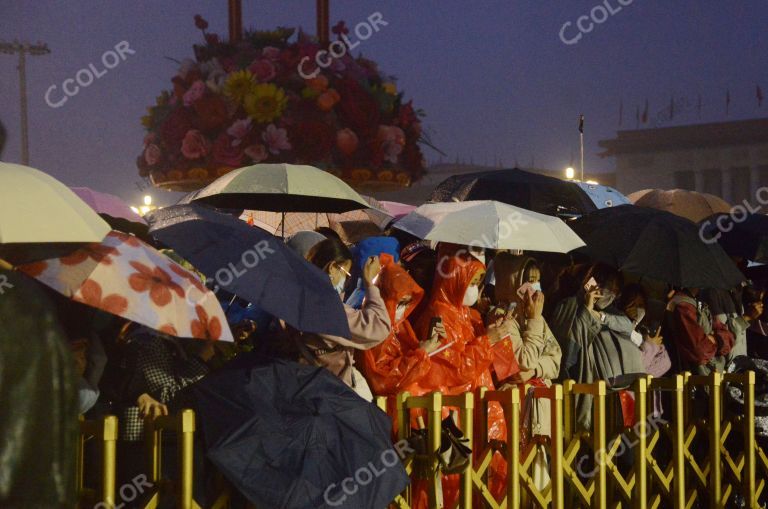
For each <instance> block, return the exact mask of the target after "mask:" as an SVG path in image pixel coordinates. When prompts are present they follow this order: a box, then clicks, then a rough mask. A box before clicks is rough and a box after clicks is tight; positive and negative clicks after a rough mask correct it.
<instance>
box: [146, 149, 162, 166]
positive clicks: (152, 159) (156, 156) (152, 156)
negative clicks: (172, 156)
mask: <svg viewBox="0 0 768 509" xmlns="http://www.w3.org/2000/svg"><path fill="white" fill-rule="evenodd" d="M159 160H160V147H158V146H157V145H155V144H154V143H150V144H149V145H147V148H146V149H144V161H146V163H147V164H148V165H150V166H154V165H155V164H157V162H158V161H159Z"/></svg>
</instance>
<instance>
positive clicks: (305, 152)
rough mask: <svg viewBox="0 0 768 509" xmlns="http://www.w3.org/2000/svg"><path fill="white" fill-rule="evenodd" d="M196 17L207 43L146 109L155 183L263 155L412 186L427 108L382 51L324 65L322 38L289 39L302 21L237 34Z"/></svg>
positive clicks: (420, 163)
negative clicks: (236, 37) (382, 59)
mask: <svg viewBox="0 0 768 509" xmlns="http://www.w3.org/2000/svg"><path fill="white" fill-rule="evenodd" d="M195 24H196V26H197V27H198V28H199V29H200V30H201V31H202V32H203V35H204V38H205V44H202V45H195V46H194V52H195V59H194V60H191V59H187V60H184V61H183V62H181V65H180V68H179V71H178V74H177V75H176V76H174V77H173V79H172V82H173V89H172V90H168V91H164V92H162V93H161V94H160V96H159V97H158V98H157V102H156V104H155V105H154V106H152V107H150V108H148V111H149V114H148V115H146V116H144V117H143V118H142V124H143V125H144V127H145V128H146V129H147V131H148V134H147V135H146V137H145V139H144V149H143V151H142V153H141V155H140V156H139V157H138V160H137V164H138V167H139V173H140V174H141V175H142V176H144V177H146V176H149V177H150V178H151V179H152V181H153V183H154V184H155V185H157V186H160V187H165V188H168V189H174V190H183V191H188V190H192V189H197V188H199V187H202V186H203V185H205V184H207V183H208V182H210V181H212V180H214V179H215V178H217V177H219V176H221V175H224V174H226V173H227V172H229V171H231V170H233V169H235V168H239V167H242V166H247V165H250V164H256V163H295V164H311V165H314V166H317V167H319V168H323V169H325V170H327V171H330V172H332V173H334V174H336V175H337V176H340V177H341V178H343V179H345V180H346V181H348V182H350V183H351V184H353V185H354V184H365V183H368V184H374V185H379V184H383V185H398V186H407V185H410V183H411V182H413V181H415V180H417V179H418V178H419V177H421V175H422V174H423V173H424V158H423V155H422V153H421V149H420V147H419V143H422V142H427V140H424V138H423V136H422V130H421V122H420V120H419V119H420V117H421V116H423V112H421V111H419V110H416V109H414V107H413V105H412V101H408V102H404V100H403V94H402V92H398V91H397V88H396V85H395V83H394V78H392V77H389V76H385V75H383V74H382V73H381V72H380V71H379V70H378V68H377V65H376V63H374V62H373V61H371V60H368V59H365V58H363V57H357V58H355V57H352V56H351V55H350V53H349V51H346V52H345V53H344V55H343V56H341V57H339V58H333V59H329V62H328V65H327V66H325V67H322V68H321V67H320V66H319V65H318V63H317V61H316V56H317V53H318V52H319V51H321V50H322V48H321V46H320V45H319V43H318V42H317V41H316V40H314V39H313V38H310V37H308V36H307V35H305V34H303V33H301V32H299V33H298V35H297V37H296V40H295V42H289V39H291V38H292V36H293V35H294V30H293V29H286V28H279V29H277V30H275V31H271V32H263V31H253V32H246V34H245V35H244V36H243V39H242V40H241V41H239V42H237V43H234V44H233V43H230V42H226V41H222V40H220V38H219V37H218V36H217V35H216V34H212V33H208V32H206V29H207V27H208V23H207V22H206V21H205V20H204V19H203V18H202V17H200V16H199V15H198V16H195ZM333 33H334V34H336V35H337V36H338V37H339V40H340V41H341V40H342V38H343V37H344V34H346V33H348V29H347V28H346V26H345V25H344V23H343V22H339V23H338V24H337V25H336V26H335V27H333ZM337 44H338V43H337ZM321 63H323V64H325V63H326V62H324V61H322V60H321Z"/></svg>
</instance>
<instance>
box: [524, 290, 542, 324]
mask: <svg viewBox="0 0 768 509" xmlns="http://www.w3.org/2000/svg"><path fill="white" fill-rule="evenodd" d="M543 312H544V294H543V293H541V292H534V293H533V294H528V295H526V296H525V317H526V318H528V319H529V320H537V319H539V318H541V315H542V313H543Z"/></svg>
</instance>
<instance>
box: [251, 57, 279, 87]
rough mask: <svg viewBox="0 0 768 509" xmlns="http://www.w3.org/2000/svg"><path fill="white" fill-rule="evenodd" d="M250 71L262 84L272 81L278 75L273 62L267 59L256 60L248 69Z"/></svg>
mask: <svg viewBox="0 0 768 509" xmlns="http://www.w3.org/2000/svg"><path fill="white" fill-rule="evenodd" d="M248 70H249V71H251V73H252V74H253V75H254V76H256V79H257V80H258V81H259V82H260V83H266V82H267V81H271V80H273V79H274V78H275V76H276V75H277V73H276V72H275V66H274V65H273V64H272V62H270V61H269V60H267V59H265V58H262V59H259V60H254V61H253V62H252V63H251V65H250V66H249V67H248Z"/></svg>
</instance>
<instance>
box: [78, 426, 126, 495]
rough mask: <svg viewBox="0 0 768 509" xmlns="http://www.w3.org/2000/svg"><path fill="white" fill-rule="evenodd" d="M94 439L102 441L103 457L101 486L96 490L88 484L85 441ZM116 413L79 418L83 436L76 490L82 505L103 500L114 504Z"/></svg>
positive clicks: (79, 448)
mask: <svg viewBox="0 0 768 509" xmlns="http://www.w3.org/2000/svg"><path fill="white" fill-rule="evenodd" d="M91 439H93V440H95V441H97V442H98V444H99V452H100V454H101V461H100V462H99V467H100V473H101V486H100V490H99V491H98V492H97V491H96V490H94V489H92V488H87V487H86V486H85V443H86V441H88V440H91ZM116 451H117V417H115V416H114V415H107V416H104V417H102V418H101V419H97V420H83V419H82V418H81V420H80V437H79V443H78V447H77V472H76V480H77V492H78V499H79V500H80V504H81V506H83V507H84V506H85V505H86V504H88V506H89V507H90V506H92V505H98V504H102V505H104V506H106V507H114V505H115V475H116V457H117V452H116Z"/></svg>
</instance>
